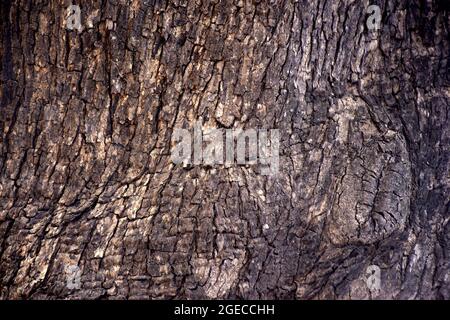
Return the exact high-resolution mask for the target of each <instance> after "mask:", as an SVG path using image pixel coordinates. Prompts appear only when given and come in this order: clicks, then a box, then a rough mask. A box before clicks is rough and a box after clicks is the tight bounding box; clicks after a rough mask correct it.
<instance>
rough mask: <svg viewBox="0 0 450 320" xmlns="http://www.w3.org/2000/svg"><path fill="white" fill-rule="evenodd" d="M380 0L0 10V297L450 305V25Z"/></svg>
mask: <svg viewBox="0 0 450 320" xmlns="http://www.w3.org/2000/svg"><path fill="white" fill-rule="evenodd" d="M373 1H374V3H369V1H367V0H366V1H347V0H345V1H342V0H341V1H331V0H328V1H327V0H317V1H306V0H302V1H289V0H273V1H244V0H235V1H232V0H225V1H201V0H197V1H187V0H173V1H163V0H144V1H139V0H132V1H126V0H114V1H113V0H104V1H92V2H91V1H81V2H80V1H75V0H74V2H73V5H77V4H78V5H79V7H80V9H81V10H80V13H81V27H80V28H77V27H75V28H73V27H70V25H69V24H68V19H71V18H73V15H74V14H76V12H75V13H74V12H73V11H71V12H69V13H68V12H67V8H68V7H69V5H71V3H70V1H66V2H64V1H56V0H53V1H50V3H49V4H48V3H47V1H38V0H28V1H26V0H16V1H7V0H2V3H1V21H2V22H1V31H0V35H1V48H0V54H1V104H0V130H1V140H0V149H1V151H0V152H1V153H0V156H1V157H0V172H1V173H0V183H1V184H0V298H3V299H22V298H32V299H45V298H47V299H51V298H68V299H76V298H89V299H98V298H103V299H135V298H141V299H155V298H191V299H195V298H206V299H209V298H224V299H231V298H245V299H269V298H274V299H311V298H313V299H378V298H384V299H410V298H412V299H419V298H431V299H442V298H444V299H450V224H449V220H450V219H449V218H450V217H449V211H450V208H449V199H450V196H449V193H450V192H449V187H450V180H449V177H450V174H449V172H450V170H449V167H450V165H449V164H450V159H449V158H450V152H449V138H450V126H449V121H450V120H449V118H450V89H449V88H450V79H449V72H448V71H449V60H448V59H449V50H450V47H449V44H450V42H449V14H448V12H449V11H448V8H446V4H445V2H446V1H445V0H442V1H419V0H414V1H410V0H393V1H387V0H373ZM371 4H374V5H378V7H379V8H380V13H381V21H380V22H379V29H377V28H373V25H371V22H370V21H372V22H373V20H370V19H373V17H372V16H371V15H370V12H368V7H369V5H371ZM369 20H370V21H369ZM196 121H201V122H202V124H203V126H204V127H210V128H220V129H225V128H233V129H249V128H255V129H257V128H266V129H279V132H280V141H279V172H278V174H277V175H262V174H260V172H259V171H258V168H257V167H255V166H252V165H238V164H236V165H232V166H225V165H215V166H205V165H190V166H183V165H179V164H175V163H173V162H172V161H171V157H170V155H171V147H172V146H173V141H172V134H173V132H174V129H175V128H188V129H192V128H193V126H194V124H195V123H196ZM71 268H72V269H71ZM377 277H378V278H377ZM74 279H75V280H74ZM377 279H378V280H379V281H378V280H377ZM377 281H378V282H377ZM377 285H378V286H377Z"/></svg>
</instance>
